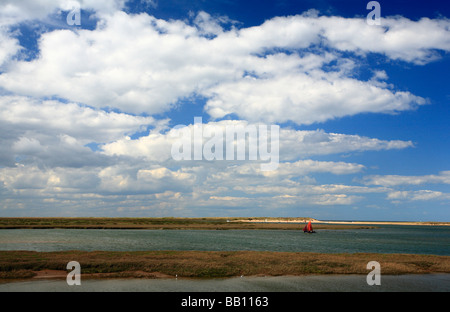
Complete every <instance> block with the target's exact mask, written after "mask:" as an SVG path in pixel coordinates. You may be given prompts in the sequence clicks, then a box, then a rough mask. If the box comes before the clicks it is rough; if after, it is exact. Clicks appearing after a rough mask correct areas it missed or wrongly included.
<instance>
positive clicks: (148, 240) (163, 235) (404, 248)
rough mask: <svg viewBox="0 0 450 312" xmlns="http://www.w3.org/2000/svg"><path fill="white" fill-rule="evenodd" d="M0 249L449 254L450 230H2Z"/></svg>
mask: <svg viewBox="0 0 450 312" xmlns="http://www.w3.org/2000/svg"><path fill="white" fill-rule="evenodd" d="M0 250H34V251H62V250H85V251H92V250H111V251H139V250H216V251H225V250H257V251H292V252H302V251H308V252H323V253H341V252H345V253H347V252H348V253H355V252H375V253H416V254H435V255H446V256H449V255H450V227H444V226H441V227H438V226H405V225H401V226H399V225H397V226H396V225H384V226H382V227H380V228H378V229H367V230H361V229H360V230H319V231H318V232H317V233H316V234H304V233H303V232H301V231H285V230H224V231H215V230H83V229H42V230H29V229H14V230H0Z"/></svg>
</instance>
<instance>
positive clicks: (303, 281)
mask: <svg viewBox="0 0 450 312" xmlns="http://www.w3.org/2000/svg"><path fill="white" fill-rule="evenodd" d="M10 291H14V292H16V291H20V292H35V291H39V292H43V291H45V292H234V293H236V292H238V293H244V292H319V291H321V292H324V291H326V292H349V291H351V292H355V291H359V292H396V291H407V292H416V291H420V292H448V291H450V274H426V275H398V276H392V275H382V276H381V285H374V286H369V285H368V284H367V282H366V276H365V275H309V276H276V277H242V278H240V277H237V278H224V279H207V280H192V279H158V280H154V279H153V280H152V279H106V280H82V281H81V285H79V286H69V285H67V283H66V281H65V280H39V281H21V282H13V283H4V284H2V283H0V292H10Z"/></svg>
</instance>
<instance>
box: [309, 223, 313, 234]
mask: <svg viewBox="0 0 450 312" xmlns="http://www.w3.org/2000/svg"><path fill="white" fill-rule="evenodd" d="M312 230H313V229H312V226H311V221H309V223H308V232H311V231H312Z"/></svg>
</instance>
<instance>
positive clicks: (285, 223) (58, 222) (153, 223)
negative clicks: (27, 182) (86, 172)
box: [0, 217, 374, 230]
mask: <svg viewBox="0 0 450 312" xmlns="http://www.w3.org/2000/svg"><path fill="white" fill-rule="evenodd" d="M309 220H311V221H312V222H318V221H317V220H315V219H311V218H170V217H166V218H0V229H53V228H65V229H160V230H189V229H191V230H264V229H265V230H301V229H302V228H303V224H302V223H305V222H307V221H309ZM313 225H314V229H333V230H338V229H367V228H374V226H370V225H353V224H327V223H313Z"/></svg>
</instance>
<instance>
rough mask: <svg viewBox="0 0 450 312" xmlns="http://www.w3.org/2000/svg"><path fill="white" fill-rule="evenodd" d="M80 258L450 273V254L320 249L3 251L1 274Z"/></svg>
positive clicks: (179, 269)
mask: <svg viewBox="0 0 450 312" xmlns="http://www.w3.org/2000/svg"><path fill="white" fill-rule="evenodd" d="M69 261H78V262H79V263H80V265H81V273H82V278H88V277H91V278H118V277H143V278H158V277H175V276H178V277H185V278H218V277H232V276H241V275H244V276H254V275H265V276H279V275H304V274H368V272H369V270H367V269H366V265H367V263H368V262H369V261H378V262H379V263H380V265H381V273H382V274H423V273H450V257H449V256H434V255H409V254H408V255H407V254H369V253H357V254H320V253H291V252H258V251H236V252H231V251H230V252H217V251H139V252H111V251H94V252H84V251H67V252H33V251H0V279H11V278H33V277H42V276H45V274H47V273H48V272H52V273H51V274H54V275H55V274H56V276H59V277H61V278H65V276H66V275H67V273H68V272H69V271H68V270H66V265H67V263H68V262H69Z"/></svg>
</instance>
